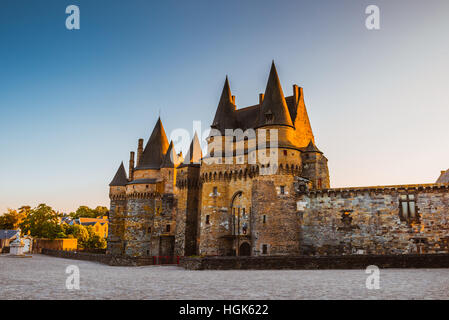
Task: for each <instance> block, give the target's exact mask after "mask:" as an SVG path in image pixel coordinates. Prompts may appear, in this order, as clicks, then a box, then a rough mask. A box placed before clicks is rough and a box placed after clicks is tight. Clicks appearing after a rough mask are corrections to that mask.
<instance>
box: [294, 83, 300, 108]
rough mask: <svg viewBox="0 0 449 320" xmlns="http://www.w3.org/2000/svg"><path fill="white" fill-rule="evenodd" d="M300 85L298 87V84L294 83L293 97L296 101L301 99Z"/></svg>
mask: <svg viewBox="0 0 449 320" xmlns="http://www.w3.org/2000/svg"><path fill="white" fill-rule="evenodd" d="M299 94H300V93H299V87H298V85H296V84H294V85H293V98H294V101H295V103H298V101H299Z"/></svg>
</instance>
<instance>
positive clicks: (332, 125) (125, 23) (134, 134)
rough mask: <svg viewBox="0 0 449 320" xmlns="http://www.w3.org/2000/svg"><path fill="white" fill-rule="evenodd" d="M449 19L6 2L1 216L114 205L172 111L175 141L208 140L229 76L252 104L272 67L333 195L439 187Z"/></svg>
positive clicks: (392, 10) (0, 104)
mask: <svg viewBox="0 0 449 320" xmlns="http://www.w3.org/2000/svg"><path fill="white" fill-rule="evenodd" d="M72 4H73V5H77V6H79V9H80V29H79V30H68V29H67V28H66V26H65V20H66V18H67V17H68V14H66V13H65V10H66V7H67V6H69V5H72ZM368 5H377V6H378V7H379V8H380V29H379V30H368V29H367V28H366V26H365V19H366V18H367V14H365V8H366V7H367V6H368ZM448 15H449V1H447V0H430V1H417V0H394V1H392V0H388V1H384V0H370V1H365V0H360V1H356V0H340V1H334V0H328V1H325V0H318V1H317V0H314V1H313V0H310V1H309V0H307V1H300V0H295V1H293V0H290V1H287V0H280V1H265V0H238V1H234V0H229V1H210V0H209V1H201V0H198V1H146V0H139V1H138V0H130V1H126V2H125V1H118V0H117V1H113V0H108V1H103V0H89V1H87V0H84V1H74V0H73V1H72V0H70V1H64V0H41V1H33V0H2V1H0V40H1V47H0V212H4V211H5V210H6V208H17V207H19V206H22V205H30V206H36V205H38V204H39V203H47V204H48V205H50V206H52V207H53V208H54V209H57V210H61V211H64V212H70V211H73V210H75V209H76V208H77V207H79V206H80V205H88V206H91V207H95V206H97V205H104V206H108V205H109V199H108V192H109V190H108V184H109V182H110V181H111V179H112V177H113V176H114V174H115V172H116V170H117V168H118V166H119V165H120V162H121V161H124V162H125V167H126V168H127V167H128V159H129V152H130V151H132V150H135V149H136V148H137V141H138V139H139V138H144V139H145V143H146V141H147V140H148V138H149V136H150V134H151V131H152V129H153V127H154V124H155V123H156V120H157V118H158V115H159V114H160V116H161V119H162V122H163V124H164V127H165V130H166V132H167V135H170V133H171V132H172V131H173V130H175V129H177V128H185V129H187V130H189V131H192V123H193V121H201V124H202V129H203V130H205V129H207V128H208V127H209V126H210V124H211V123H212V120H213V117H214V114H215V110H216V107H217V104H218V100H219V97H220V94H221V89H222V87H223V83H224V80H225V76H226V75H228V77H229V81H230V85H231V90H232V93H233V94H234V95H235V96H236V104H237V107H238V108H242V107H245V106H249V105H254V104H256V103H258V94H259V93H263V92H264V91H265V86H266V81H267V78H268V73H269V69H270V64H271V61H272V60H273V59H274V60H275V63H276V66H277V70H278V73H279V77H280V80H281V83H282V86H283V90H284V93H285V95H286V96H288V95H291V94H292V85H293V84H298V85H299V86H301V87H303V88H304V96H305V102H306V106H307V109H308V113H309V118H310V121H311V124H312V128H313V131H314V135H315V139H316V144H317V146H318V147H319V148H320V149H321V150H322V151H323V152H324V154H325V155H326V157H327V158H328V159H329V171H330V176H331V186H332V187H344V186H371V185H391V184H412V183H433V182H435V181H436V179H437V178H438V176H439V174H440V171H441V170H446V169H448V168H449V148H448V147H447V146H448V142H449V129H448V119H449V102H448V101H449V100H448V92H449V81H448V76H449V59H448V57H449V41H448V34H449V19H448ZM176 151H177V152H179V150H176Z"/></svg>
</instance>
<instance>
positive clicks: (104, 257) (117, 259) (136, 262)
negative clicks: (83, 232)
mask: <svg viewBox="0 0 449 320" xmlns="http://www.w3.org/2000/svg"><path fill="white" fill-rule="evenodd" d="M42 254H45V255H49V256H53V257H58V258H64V259H74V260H85V261H94V262H99V263H103V264H107V265H110V266H149V265H156V264H157V265H162V264H178V263H179V257H177V256H154V257H152V256H149V257H129V256H123V255H118V256H115V255H110V254H99V253H89V252H79V251H64V250H52V249H42Z"/></svg>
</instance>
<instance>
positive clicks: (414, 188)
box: [309, 183, 449, 196]
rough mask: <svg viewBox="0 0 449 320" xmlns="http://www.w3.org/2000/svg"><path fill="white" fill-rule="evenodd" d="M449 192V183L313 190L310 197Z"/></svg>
mask: <svg viewBox="0 0 449 320" xmlns="http://www.w3.org/2000/svg"><path fill="white" fill-rule="evenodd" d="M434 190H435V191H441V190H447V191H449V183H424V184H404V185H386V186H367V187H346V188H330V189H322V190H311V191H310V192H309V195H313V196H320V195H329V196H331V195H333V194H342V193H356V194H357V193H365V192H374V193H392V192H426V191H434Z"/></svg>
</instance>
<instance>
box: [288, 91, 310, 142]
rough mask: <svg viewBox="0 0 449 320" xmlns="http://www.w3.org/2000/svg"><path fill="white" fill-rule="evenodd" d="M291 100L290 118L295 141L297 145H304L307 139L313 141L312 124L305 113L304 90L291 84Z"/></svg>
mask: <svg viewBox="0 0 449 320" xmlns="http://www.w3.org/2000/svg"><path fill="white" fill-rule="evenodd" d="M293 100H294V103H293V104H292V107H293V108H292V110H291V111H290V114H291V115H292V120H293V123H294V126H295V128H296V136H297V137H298V138H297V139H298V140H297V142H298V145H299V146H305V145H306V144H307V143H308V141H312V142H315V138H314V136H313V131H312V126H311V125H310V120H309V115H308V114H307V108H306V105H305V103H304V91H303V89H302V88H301V87H298V86H297V85H296V84H295V85H293Z"/></svg>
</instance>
